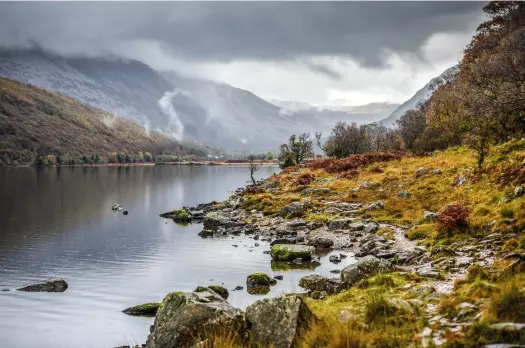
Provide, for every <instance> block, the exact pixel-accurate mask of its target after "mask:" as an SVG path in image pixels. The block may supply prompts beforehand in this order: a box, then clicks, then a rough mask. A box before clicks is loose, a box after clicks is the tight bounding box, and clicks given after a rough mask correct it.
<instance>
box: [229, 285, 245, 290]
mask: <svg viewBox="0 0 525 348" xmlns="http://www.w3.org/2000/svg"><path fill="white" fill-rule="evenodd" d="M243 289H244V287H243V286H240V285H237V286H236V287H235V288H234V289H233V290H232V291H239V290H243Z"/></svg>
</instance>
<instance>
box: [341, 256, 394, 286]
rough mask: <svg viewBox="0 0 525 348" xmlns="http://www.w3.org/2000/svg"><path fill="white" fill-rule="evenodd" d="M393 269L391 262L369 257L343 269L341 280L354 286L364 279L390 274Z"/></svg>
mask: <svg viewBox="0 0 525 348" xmlns="http://www.w3.org/2000/svg"><path fill="white" fill-rule="evenodd" d="M393 268H394V267H393V266H392V264H391V263H390V261H387V260H385V259H378V258H377V257H375V256H372V255H368V256H365V257H363V258H362V259H360V260H359V261H357V262H356V263H354V264H352V265H350V266H347V267H345V268H343V270H342V271H341V280H342V281H343V282H344V283H345V284H346V285H349V286H352V285H355V284H356V283H357V282H358V281H360V280H362V279H366V278H369V277H373V276H375V275H376V274H379V273H385V272H390V271H392V270H393Z"/></svg>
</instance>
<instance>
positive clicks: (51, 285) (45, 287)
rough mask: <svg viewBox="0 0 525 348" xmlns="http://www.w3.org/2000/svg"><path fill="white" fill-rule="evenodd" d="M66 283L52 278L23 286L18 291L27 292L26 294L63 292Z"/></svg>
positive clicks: (60, 279) (65, 288)
mask: <svg viewBox="0 0 525 348" xmlns="http://www.w3.org/2000/svg"><path fill="white" fill-rule="evenodd" d="M67 287H68V285H67V283H66V281H65V280H64V279H62V278H54V279H49V280H46V281H43V282H41V283H35V284H31V285H27V286H24V287H22V288H20V289H18V291H27V292H64V291H66V290H67Z"/></svg>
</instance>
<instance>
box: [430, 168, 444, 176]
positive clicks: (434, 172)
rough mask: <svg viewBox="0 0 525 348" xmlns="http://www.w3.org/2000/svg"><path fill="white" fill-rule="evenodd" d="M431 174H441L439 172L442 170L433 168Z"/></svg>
mask: <svg viewBox="0 0 525 348" xmlns="http://www.w3.org/2000/svg"><path fill="white" fill-rule="evenodd" d="M432 174H434V175H441V174H443V172H442V171H441V169H434V170H433V171H432Z"/></svg>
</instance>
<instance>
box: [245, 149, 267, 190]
mask: <svg viewBox="0 0 525 348" xmlns="http://www.w3.org/2000/svg"><path fill="white" fill-rule="evenodd" d="M248 161H249V163H250V178H251V179H252V183H253V184H254V185H256V182H255V178H254V177H253V174H254V173H255V172H256V171H258V170H259V168H261V167H262V165H263V162H264V159H262V160H260V162H259V161H258V160H256V159H255V156H254V155H249V156H248Z"/></svg>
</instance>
